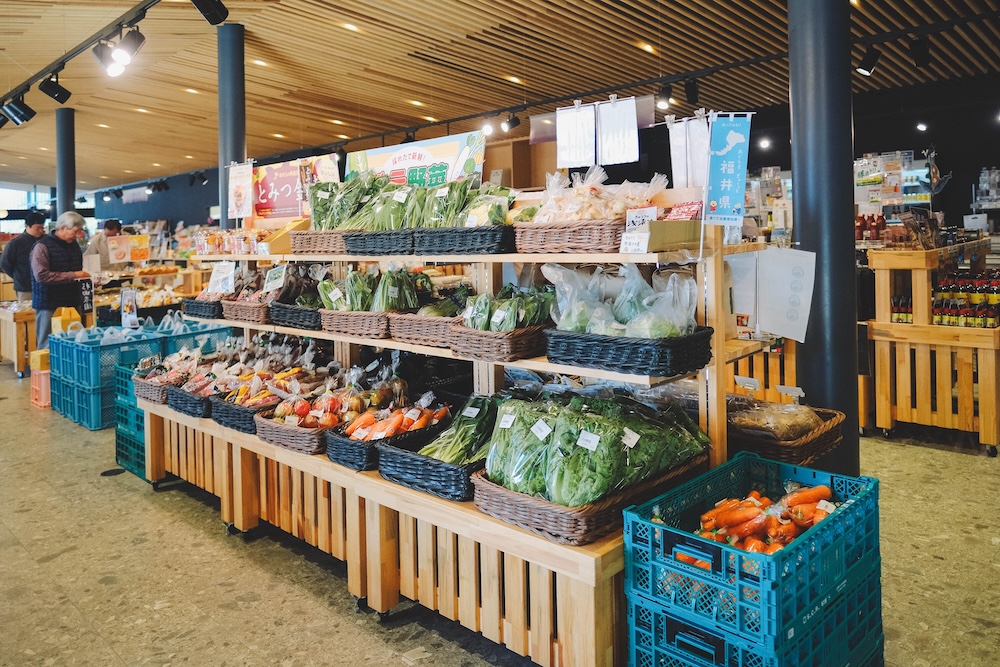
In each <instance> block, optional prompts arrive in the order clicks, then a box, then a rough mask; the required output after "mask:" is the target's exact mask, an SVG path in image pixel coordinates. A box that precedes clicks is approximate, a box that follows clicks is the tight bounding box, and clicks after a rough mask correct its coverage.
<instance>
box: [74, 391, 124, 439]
mask: <svg viewBox="0 0 1000 667" xmlns="http://www.w3.org/2000/svg"><path fill="white" fill-rule="evenodd" d="M69 387H70V391H71V393H72V394H73V398H72V403H73V407H72V412H73V421H75V422H76V423H77V424H79V425H81V426H83V427H84V428H89V429H90V430H91V431H99V430H101V429H104V428H110V427H112V426H114V425H115V388H114V385H112V384H109V385H108V386H107V387H106V388H104V389H101V388H100V387H97V388H92V387H81V386H80V385H77V384H71V385H69Z"/></svg>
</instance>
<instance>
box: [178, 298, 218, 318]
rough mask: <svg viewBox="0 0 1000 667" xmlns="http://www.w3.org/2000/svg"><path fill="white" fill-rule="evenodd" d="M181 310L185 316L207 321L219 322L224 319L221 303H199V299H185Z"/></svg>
mask: <svg viewBox="0 0 1000 667" xmlns="http://www.w3.org/2000/svg"><path fill="white" fill-rule="evenodd" d="M181 308H182V309H183V311H184V314H185V315H187V316H189V317H201V318H204V319H206V320H217V319H219V318H221V317H222V302H221V301H198V299H184V300H182V301H181Z"/></svg>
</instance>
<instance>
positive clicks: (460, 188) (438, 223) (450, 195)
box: [424, 180, 472, 227]
mask: <svg viewBox="0 0 1000 667" xmlns="http://www.w3.org/2000/svg"><path fill="white" fill-rule="evenodd" d="M471 184H472V182H471V181H467V180H466V181H452V182H451V183H448V184H447V185H442V186H441V187H439V188H431V189H430V191H429V192H428V193H427V201H426V205H425V207H424V227H457V226H458V225H459V214H460V213H461V212H462V210H463V209H464V208H465V205H466V203H467V202H468V196H469V187H470V186H471Z"/></svg>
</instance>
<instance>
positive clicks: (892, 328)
mask: <svg viewBox="0 0 1000 667" xmlns="http://www.w3.org/2000/svg"><path fill="white" fill-rule="evenodd" d="M868 338H869V339H870V340H875V341H891V342H895V343H910V344H914V345H925V344H926V345H953V346H955V347H976V348H987V349H994V350H996V349H1000V329H980V328H976V327H946V326H941V325H940V324H900V323H898V322H876V321H875V320H871V321H869V322H868Z"/></svg>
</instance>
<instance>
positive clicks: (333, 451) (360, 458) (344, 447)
mask: <svg viewBox="0 0 1000 667" xmlns="http://www.w3.org/2000/svg"><path fill="white" fill-rule="evenodd" d="M450 423H451V420H450V419H443V420H441V421H440V422H439V423H437V424H434V425H433V426H428V427H427V428H422V429H420V430H419V431H413V432H412V433H400V434H399V435H394V436H393V437H391V438H383V439H381V440H369V441H367V442H366V441H364V440H351V439H350V438H349V437H348V436H346V435H344V428H345V427H344V426H336V427H334V428H332V429H330V430H328V431H327V432H326V456H327V458H329V459H330V460H331V461H333V462H334V463H339V464H340V465H342V466H344V467H346V468H350V469H352V470H375V469H377V468H378V467H379V450H378V449H377V448H376V445H377V444H380V443H381V444H386V443H391V444H393V445H395V446H396V447H398V448H399V449H403V450H409V449H412V450H414V451H416V450H418V449H420V448H422V447H423V446H424V445H426V444H427V443H428V442H430V441H431V440H433V439H434V438H436V437H437V436H438V434H439V433H440V432H441V431H443V430H444V429H445V427H446V426H447V425H448V424H450Z"/></svg>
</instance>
